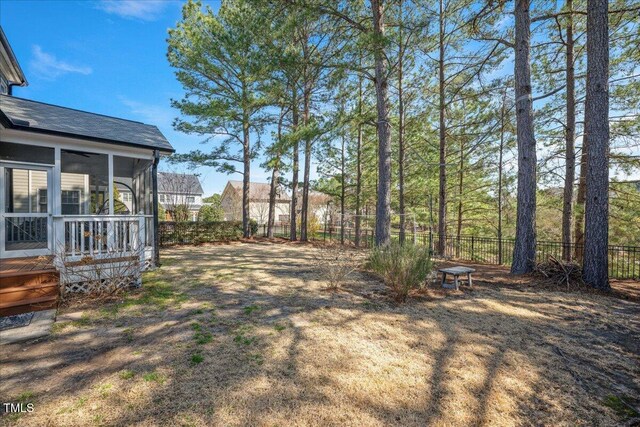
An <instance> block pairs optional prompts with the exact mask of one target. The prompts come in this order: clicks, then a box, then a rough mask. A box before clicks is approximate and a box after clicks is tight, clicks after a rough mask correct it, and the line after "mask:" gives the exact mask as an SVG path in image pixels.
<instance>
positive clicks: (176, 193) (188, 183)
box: [118, 172, 207, 221]
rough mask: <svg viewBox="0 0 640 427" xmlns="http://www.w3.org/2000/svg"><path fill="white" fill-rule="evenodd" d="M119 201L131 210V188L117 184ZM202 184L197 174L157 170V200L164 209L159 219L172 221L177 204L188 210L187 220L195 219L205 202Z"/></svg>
mask: <svg viewBox="0 0 640 427" xmlns="http://www.w3.org/2000/svg"><path fill="white" fill-rule="evenodd" d="M118 190H119V193H120V201H122V204H123V205H124V206H125V207H126V209H127V210H128V211H131V203H132V192H131V189H128V188H123V186H118ZM203 194H204V191H203V190H202V185H201V184H200V180H199V179H198V176H197V175H192V174H183V173H169V172H158V202H159V204H160V206H162V207H163V208H164V210H165V215H166V217H165V218H160V221H172V220H173V219H174V214H173V212H174V211H175V210H176V208H177V207H178V206H184V207H185V208H186V209H187V210H188V211H189V220H190V221H197V220H198V212H199V211H200V208H201V207H202V206H204V205H206V204H207V203H203V202H202V195H203Z"/></svg>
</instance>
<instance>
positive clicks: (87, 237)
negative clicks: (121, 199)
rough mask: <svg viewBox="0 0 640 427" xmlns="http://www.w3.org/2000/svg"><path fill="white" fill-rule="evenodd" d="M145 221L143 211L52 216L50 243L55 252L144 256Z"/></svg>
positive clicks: (70, 254)
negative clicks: (120, 213) (51, 239)
mask: <svg viewBox="0 0 640 427" xmlns="http://www.w3.org/2000/svg"><path fill="white" fill-rule="evenodd" d="M147 222H148V218H147V216H146V215H69V216H56V217H54V230H55V235H56V240H55V242H54V247H55V248H56V252H57V253H58V255H64V256H66V257H71V258H83V257H92V258H105V257H118V256H132V255H140V256H141V257H142V258H144V252H145V251H144V248H145V246H147V230H146V228H147V227H146V224H147ZM142 261H144V259H142Z"/></svg>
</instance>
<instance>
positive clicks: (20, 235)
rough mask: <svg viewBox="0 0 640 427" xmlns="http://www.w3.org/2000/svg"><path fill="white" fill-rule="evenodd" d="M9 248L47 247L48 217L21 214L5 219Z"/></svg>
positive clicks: (7, 245)
mask: <svg viewBox="0 0 640 427" xmlns="http://www.w3.org/2000/svg"><path fill="white" fill-rule="evenodd" d="M4 227H5V233H6V237H5V239H6V242H5V244H6V247H7V249H38V248H43V247H44V248H46V247H47V235H48V218H47V217H46V216H41V215H39V216H33V215H20V216H12V217H8V218H6V219H5V224H4Z"/></svg>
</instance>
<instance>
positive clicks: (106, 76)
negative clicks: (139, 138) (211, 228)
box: [0, 0, 268, 195]
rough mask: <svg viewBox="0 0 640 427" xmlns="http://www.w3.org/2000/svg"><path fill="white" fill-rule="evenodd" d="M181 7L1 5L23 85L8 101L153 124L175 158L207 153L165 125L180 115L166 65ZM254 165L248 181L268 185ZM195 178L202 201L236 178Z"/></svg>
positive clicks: (148, 3)
mask: <svg viewBox="0 0 640 427" xmlns="http://www.w3.org/2000/svg"><path fill="white" fill-rule="evenodd" d="M208 3H209V4H210V5H211V6H213V7H214V8H215V7H216V6H219V2H216V1H212V2H208ZM181 4H182V2H180V1H169V0H141V1H136V0H118V1H107V0H96V1H91V0H84V1H82V0H78V1H61V0H57V1H46V0H45V1H21V0H2V1H1V2H0V24H2V27H3V29H4V31H5V34H6V35H7V38H8V39H9V42H10V43H11V46H12V47H13V50H14V52H15V54H16V56H17V57H18V61H19V62H20V65H21V66H22V69H23V70H24V72H25V74H26V76H27V80H28V81H29V86H28V87H26V88H20V87H17V88H14V95H15V96H19V97H22V98H28V99H33V100H36V101H42V102H47V103H51V104H56V105H62V106H65V107H70V108H77V109H81V110H86V111H91V112H95V113H100V114H107V115H111V116H116V117H122V118H127V119H131V120H138V121H142V122H145V123H149V124H153V125H156V126H158V128H160V130H161V131H162V132H163V133H164V134H165V136H166V137H167V139H168V140H169V141H170V142H171V143H172V144H173V146H174V148H176V150H177V151H178V152H186V151H189V150H191V149H194V148H206V147H202V146H200V145H199V143H200V141H201V140H202V138H201V137H198V136H191V135H185V134H182V133H179V132H176V131H174V130H173V128H172V125H171V123H172V121H173V119H174V117H176V115H177V114H178V113H177V112H176V111H175V110H174V109H172V108H171V106H170V99H171V98H180V97H181V96H182V93H183V91H182V87H181V86H180V84H179V83H178V82H177V81H176V79H175V77H174V74H173V70H172V69H171V67H170V66H169V64H168V62H167V59H166V38H167V29H168V28H170V27H173V26H175V24H176V22H177V21H178V20H179V19H180V17H181ZM266 136H268V135H266ZM259 163H260V162H259V161H256V162H254V164H253V165H252V170H253V171H252V174H251V180H252V181H256V182H266V180H267V175H268V174H267V173H265V172H264V171H262V170H260V168H259ZM162 167H164V168H166V166H162ZM174 169H175V168H174ZM198 173H200V174H201V175H200V179H201V181H202V184H203V187H204V190H205V193H206V195H209V194H212V193H214V192H222V190H223V188H224V186H225V184H226V182H227V180H228V179H241V175H239V174H234V175H225V174H220V173H217V172H215V171H213V170H212V169H199V170H198Z"/></svg>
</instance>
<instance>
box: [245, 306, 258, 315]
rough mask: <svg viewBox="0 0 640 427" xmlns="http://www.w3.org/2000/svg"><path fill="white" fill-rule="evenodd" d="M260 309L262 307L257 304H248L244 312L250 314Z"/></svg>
mask: <svg viewBox="0 0 640 427" xmlns="http://www.w3.org/2000/svg"><path fill="white" fill-rule="evenodd" d="M258 310H260V307H259V306H257V305H248V306H246V307H245V308H244V314H246V315H247V316H250V315H251V313H253V312H254V311H258Z"/></svg>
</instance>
